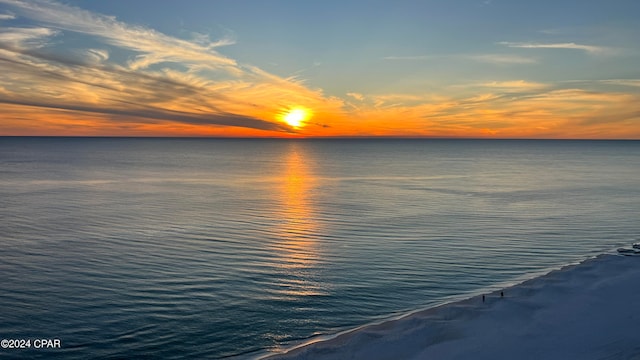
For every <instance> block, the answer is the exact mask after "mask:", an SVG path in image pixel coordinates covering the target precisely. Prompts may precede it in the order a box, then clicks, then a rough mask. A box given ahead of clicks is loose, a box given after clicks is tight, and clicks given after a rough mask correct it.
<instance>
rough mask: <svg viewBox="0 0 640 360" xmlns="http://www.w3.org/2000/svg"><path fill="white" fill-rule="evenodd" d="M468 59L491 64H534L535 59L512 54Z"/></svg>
mask: <svg viewBox="0 0 640 360" xmlns="http://www.w3.org/2000/svg"><path fill="white" fill-rule="evenodd" d="M468 57H469V58H470V59H473V60H476V61H481V62H486V63H492V64H534V63H536V62H537V60H536V59H534V58H530V57H526V56H521V55H513V54H480V55H469V56H468Z"/></svg>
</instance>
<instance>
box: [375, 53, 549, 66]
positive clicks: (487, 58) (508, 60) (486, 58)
mask: <svg viewBox="0 0 640 360" xmlns="http://www.w3.org/2000/svg"><path fill="white" fill-rule="evenodd" d="M383 59H384V60H406V61H425V60H435V59H461V60H473V61H478V62H483V63H491V64H533V63H536V62H537V60H536V59H535V58H531V57H526V56H521V55H514V54H453V55H415V56H386V57H384V58H383Z"/></svg>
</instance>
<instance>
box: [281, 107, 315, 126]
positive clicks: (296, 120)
mask: <svg viewBox="0 0 640 360" xmlns="http://www.w3.org/2000/svg"><path fill="white" fill-rule="evenodd" d="M307 118H309V111H308V110H305V109H301V108H296V109H291V110H289V111H288V112H286V113H285V114H284V116H283V120H284V122H286V123H287V124H288V125H289V126H291V127H294V128H299V127H302V126H304V121H305V120H306V119H307Z"/></svg>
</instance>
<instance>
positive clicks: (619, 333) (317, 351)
mask: <svg viewBox="0 0 640 360" xmlns="http://www.w3.org/2000/svg"><path fill="white" fill-rule="evenodd" d="M631 251H632V250H631ZM627 255H632V254H627ZM636 255H637V253H636ZM501 292H502V293H503V294H504V296H501ZM639 306H640V256H623V255H619V254H605V255H601V256H598V257H596V258H593V259H589V260H586V261H584V262H582V263H580V264H578V265H571V266H567V267H564V268H562V269H560V270H556V271H552V272H550V273H548V274H546V275H544V276H541V277H537V278H534V279H531V280H528V281H525V282H523V283H521V284H518V285H515V286H512V287H509V288H506V289H503V290H498V291H495V292H492V293H487V294H485V299H484V302H483V298H482V295H478V296H475V297H472V298H469V299H466V300H463V301H459V302H454V303H450V304H446V305H442V306H439V307H436V308H431V309H428V310H424V311H420V312H416V313H413V314H411V315H408V316H406V317H403V318H400V319H397V320H390V321H387V322H384V323H381V324H376V325H370V326H365V327H362V328H360V329H357V330H353V331H349V332H345V333H342V334H340V335H338V336H336V337H334V338H332V339H330V340H326V341H317V342H313V343H310V344H307V345H304V346H300V347H297V348H294V349H291V350H289V351H288V352H286V353H283V354H277V355H273V356H270V357H268V359H270V360H273V359H640V307H639Z"/></svg>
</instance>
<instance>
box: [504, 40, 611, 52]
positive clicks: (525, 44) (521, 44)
mask: <svg viewBox="0 0 640 360" xmlns="http://www.w3.org/2000/svg"><path fill="white" fill-rule="evenodd" d="M498 44H500V45H504V46H507V47H510V48H523V49H569V50H582V51H586V52H587V53H590V54H596V55H600V54H611V53H613V52H614V49H612V48H609V47H605V46H595V45H584V44H576V43H573V42H565V43H529V42H509V41H502V42H499V43H498Z"/></svg>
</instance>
